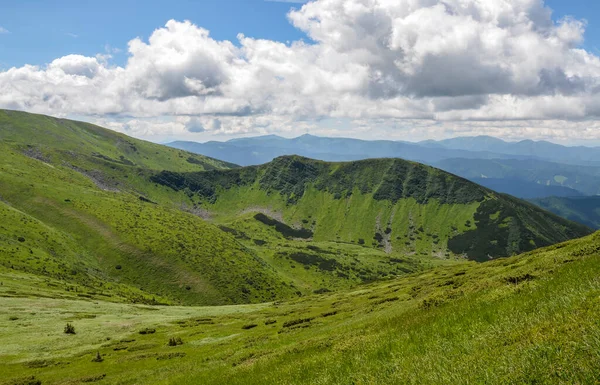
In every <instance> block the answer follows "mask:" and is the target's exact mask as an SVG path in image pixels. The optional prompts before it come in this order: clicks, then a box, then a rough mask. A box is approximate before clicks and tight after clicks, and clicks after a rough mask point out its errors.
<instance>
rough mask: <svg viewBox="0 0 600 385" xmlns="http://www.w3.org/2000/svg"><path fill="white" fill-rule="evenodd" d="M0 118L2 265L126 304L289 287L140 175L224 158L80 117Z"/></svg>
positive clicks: (258, 296) (229, 298) (254, 294)
mask: <svg viewBox="0 0 600 385" xmlns="http://www.w3.org/2000/svg"><path fill="white" fill-rule="evenodd" d="M0 122H1V123H0V124H1V129H0V135H1V136H2V138H3V141H2V143H1V144H0V214H1V218H2V221H1V222H0V266H3V267H4V268H6V269H8V270H14V271H21V272H28V273H32V274H35V275H38V276H41V277H46V278H48V279H49V278H53V279H58V280H60V281H61V282H64V285H63V287H62V288H63V289H64V291H65V292H69V291H70V290H72V289H73V288H75V287H79V289H78V290H80V292H79V295H81V296H86V297H92V298H103V297H105V296H109V297H114V298H118V300H119V301H127V302H145V303H182V304H227V303H248V302H262V301H265V300H272V299H275V298H285V297H288V296H290V295H296V294H295V292H296V291H297V289H294V288H292V287H290V286H289V284H290V282H284V281H283V280H282V279H281V278H280V277H279V276H278V274H277V273H276V271H275V270H274V269H272V268H270V267H269V266H268V265H267V264H266V263H265V262H264V261H263V260H262V259H261V258H260V257H259V256H257V255H256V253H255V252H254V251H252V250H251V249H249V248H248V247H246V246H244V245H242V244H241V243H240V242H238V241H237V240H236V239H235V238H234V237H233V236H232V235H231V234H228V233H226V232H224V231H222V230H221V229H219V228H218V227H216V226H214V225H212V224H209V223H207V222H205V221H204V220H202V219H201V218H200V217H198V216H196V215H193V214H191V213H185V212H182V211H181V210H180V209H179V205H181V204H182V202H183V201H184V199H185V197H184V196H179V195H178V194H173V193H172V192H170V191H169V190H168V189H165V188H161V187H156V186H154V184H152V183H150V182H149V181H148V175H151V174H152V173H153V172H155V171H153V168H154V167H157V168H158V167H159V165H160V167H161V168H162V167H173V169H178V170H180V171H186V170H187V171H189V170H202V169H214V168H216V167H226V166H227V165H226V164H223V163H221V162H219V161H215V160H211V159H208V158H203V157H200V156H195V155H191V154H188V153H185V152H183V151H178V150H174V149H170V148H166V147H164V146H159V145H155V144H151V143H147V142H143V141H138V140H135V139H132V138H128V137H126V136H124V135H120V134H116V133H114V132H111V131H109V130H105V129H102V128H99V127H95V126H92V125H88V124H84V123H79V122H71V121H64V120H58V119H53V118H48V117H44V116H38V115H30V114H25V113H17V112H11V111H0ZM28 143H32V144H31V145H30V144H28ZM134 147H135V149H134ZM119 154H125V155H119ZM190 159H192V160H193V161H192V162H190V161H189V160H190ZM148 197H152V199H149V198H148ZM157 202H158V203H163V204H158V203H157ZM77 285H79V286H77Z"/></svg>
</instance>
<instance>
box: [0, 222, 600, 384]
mask: <svg viewBox="0 0 600 385" xmlns="http://www.w3.org/2000/svg"><path fill="white" fill-rule="evenodd" d="M5 271H6V270H5ZM599 276H600V234H598V233H597V234H594V235H591V236H588V237H586V238H583V239H580V240H575V241H569V242H567V243H562V244H558V245H554V246H550V247H548V248H545V249H540V250H535V251H533V252H529V253H527V254H523V255H518V256H514V257H509V258H506V259H499V260H495V261H490V262H486V263H484V264H478V263H476V262H466V261H465V262H462V263H459V264H455V265H452V266H443V267H436V268H433V269H431V270H428V271H426V272H423V273H415V274H410V275H407V276H404V277H399V278H393V279H387V280H381V281H378V282H375V283H371V284H365V285H362V286H360V287H357V288H354V289H349V290H340V291H337V292H334V293H324V294H318V295H311V296H306V297H302V298H299V299H294V300H289V301H283V302H281V301H279V302H270V303H263V304H255V305H235V306H212V307H193V306H189V307H181V306H150V305H142V304H124V303H114V302H113V303H111V302H107V301H106V300H95V299H94V300H91V299H87V298H76V297H75V296H74V295H71V296H70V297H66V296H63V295H62V294H61V293H60V291H53V290H52V289H46V288H45V286H43V285H36V287H37V288H38V289H37V291H35V290H34V291H33V292H32V291H31V289H26V288H27V287H28V286H27V285H26V284H25V282H26V281H27V280H36V279H37V278H34V277H31V276H30V275H28V274H25V273H20V272H14V271H6V272H4V273H3V274H2V276H1V277H2V282H3V284H2V286H0V293H1V294H2V296H1V297H0V302H1V303H2V306H1V307H0V318H1V319H2V323H1V324H0V325H1V326H0V328H1V329H0V347H1V348H0V354H1V357H2V364H1V365H0V372H1V373H2V378H4V379H5V382H6V383H28V382H25V381H30V380H31V378H32V377H34V378H35V380H36V381H40V382H41V383H42V384H64V383H83V382H95V381H98V382H99V383H110V384H139V383H157V384H198V383H206V384H208V383H210V384H265V383H272V384H315V383H322V384H347V383H364V384H406V383H409V384H410V383H412V384H489V383H499V384H501V383H514V384H521V383H536V384H574V383H580V384H591V383H596V382H597V381H598V370H597V368H598V366H599V365H600V355H599V354H598V352H599V351H600V324H599V323H598V317H597V315H598V311H600V301H599V299H598V298H600V282H599V281H598V277H599ZM39 281H43V282H45V283H46V284H49V283H54V284H56V285H59V286H60V285H62V283H61V282H60V281H54V280H52V279H43V280H39ZM40 283H41V282H40ZM28 290H29V291H28ZM66 323H71V324H72V325H73V326H74V327H75V329H76V334H73V335H69V334H65V333H64V332H63V328H64V327H65V324H66ZM171 339H175V341H180V342H181V343H176V344H175V345H174V346H170V344H169V341H170V340H171ZM98 356H100V357H101V359H102V361H101V362H97V361H96V358H97V357H98Z"/></svg>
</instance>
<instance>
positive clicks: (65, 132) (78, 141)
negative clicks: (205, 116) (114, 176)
mask: <svg viewBox="0 0 600 385" xmlns="http://www.w3.org/2000/svg"><path fill="white" fill-rule="evenodd" d="M0 141H2V143H4V144H6V145H9V146H12V147H14V148H17V149H19V150H20V151H21V152H22V153H24V154H25V155H28V156H30V157H33V158H37V159H41V160H46V161H53V162H57V161H62V162H69V161H74V162H75V163H76V164H77V165H78V166H83V165H84V163H85V164H90V165H95V166H99V167H103V166H104V164H103V161H104V162H108V163H107V164H109V165H110V166H114V167H118V166H132V167H138V168H143V169H151V170H163V169H167V170H178V171H200V170H211V169H222V168H230V167H232V166H234V165H232V164H231V163H226V162H222V161H220V160H216V159H211V158H208V157H205V156H202V155H197V154H192V153H190V152H186V151H181V150H176V149H172V148H170V147H166V146H161V145H158V144H154V143H150V142H146V141H143V140H139V139H134V138H131V137H129V136H126V135H123V134H120V133H117V132H115V131H112V130H108V129H106V128H102V127H98V126H95V125H93V124H89V123H84V122H77V121H73V120H67V119H57V118H53V117H50V116H45V115H36V114H30V113H26V112H21V111H10V110H0Z"/></svg>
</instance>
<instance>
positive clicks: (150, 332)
mask: <svg viewBox="0 0 600 385" xmlns="http://www.w3.org/2000/svg"><path fill="white" fill-rule="evenodd" d="M139 333H140V334H154V333H156V329H151V328H145V329H142V330H140V331H139Z"/></svg>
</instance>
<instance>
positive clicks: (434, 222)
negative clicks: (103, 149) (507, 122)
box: [151, 156, 590, 261]
mask: <svg viewBox="0 0 600 385" xmlns="http://www.w3.org/2000/svg"><path fill="white" fill-rule="evenodd" d="M151 179H152V181H154V182H155V183H157V184H161V185H164V186H168V187H170V188H172V189H173V190H175V191H180V192H185V193H186V195H187V196H189V197H190V199H191V200H192V201H193V202H195V205H196V206H197V207H201V208H202V209H204V210H205V211H207V212H208V213H211V214H212V215H213V216H214V218H215V220H217V221H222V222H227V223H233V222H235V220H236V218H238V217H239V215H240V214H241V213H245V212H262V213H263V214H264V213H266V214H267V216H271V217H275V216H278V217H280V219H281V220H280V221H274V220H273V219H270V220H269V219H267V220H265V219H264V218H262V217H260V216H258V217H255V219H257V220H258V221H261V222H263V223H264V224H265V225H267V226H275V228H277V223H279V227H281V228H285V226H284V224H287V225H289V226H287V227H288V228H290V227H291V228H293V227H296V228H297V229H303V231H304V234H306V235H305V236H304V237H310V238H312V239H314V240H317V241H337V242H346V243H351V244H357V245H366V246H372V247H376V248H381V249H384V250H385V251H387V252H392V251H396V252H399V253H401V254H403V255H426V256H438V257H449V256H451V255H466V256H467V257H469V258H470V259H475V260H479V261H484V260H488V259H491V258H495V257H503V256H508V255H514V254H517V253H519V252H522V251H527V250H531V249H534V248H536V247H540V246H546V245H550V244H552V243H556V242H560V241H564V240H567V239H571V238H575V237H579V236H583V235H586V234H589V233H590V230H589V229H588V228H586V227H584V226H580V225H576V224H574V223H572V222H569V221H566V220H564V219H562V218H559V217H557V216H555V215H552V214H549V213H547V212H544V211H542V210H540V209H538V208H537V207H535V206H533V205H530V204H528V203H526V202H523V201H520V200H517V199H514V198H511V197H509V196H505V195H501V194H496V193H494V192H492V191H490V190H487V189H485V188H483V187H481V186H478V185H476V184H474V183H471V182H469V181H467V180H464V179H462V178H459V177H456V176H453V175H451V174H448V173H445V172H443V171H441V170H438V169H434V168H431V167H427V166H424V165H421V164H418V163H413V162H408V161H404V160H400V159H373V160H365V161H357V162H348V163H326V162H321V161H315V160H310V159H307V158H302V157H297V156H288V157H280V158H277V159H276V160H274V161H273V162H271V163H268V164H266V165H262V166H255V167H245V168H240V169H234V170H223V171H220V170H213V171H209V172H203V173H177V172H172V171H163V172H160V173H158V174H156V175H154V176H153V177H151ZM280 230H281V229H280ZM283 231H284V230H281V232H283ZM302 234H303V233H302V232H297V231H296V232H292V233H290V234H289V235H288V237H290V238H302V237H303V235H302Z"/></svg>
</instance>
